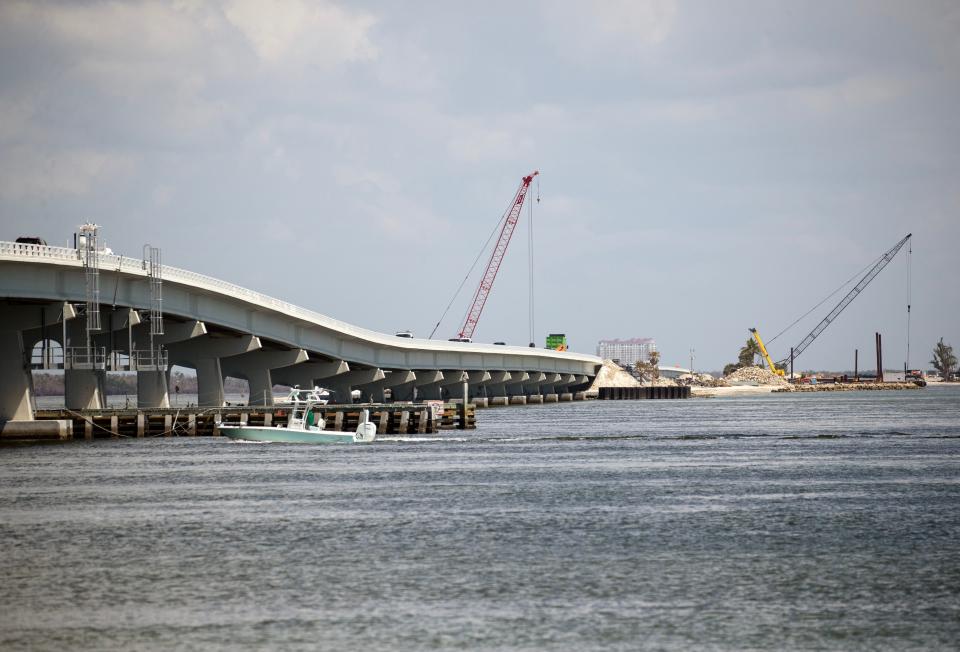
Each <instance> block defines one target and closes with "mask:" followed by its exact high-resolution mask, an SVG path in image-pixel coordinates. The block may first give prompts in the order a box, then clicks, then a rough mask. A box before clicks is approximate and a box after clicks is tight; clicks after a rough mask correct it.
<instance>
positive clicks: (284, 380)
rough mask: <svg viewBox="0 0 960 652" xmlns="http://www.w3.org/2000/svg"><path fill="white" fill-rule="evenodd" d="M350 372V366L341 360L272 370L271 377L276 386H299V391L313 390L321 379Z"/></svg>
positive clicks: (312, 361) (303, 363)
mask: <svg viewBox="0 0 960 652" xmlns="http://www.w3.org/2000/svg"><path fill="white" fill-rule="evenodd" d="M348 371H350V365H348V364H347V363H346V362H344V361H343V360H332V361H330V362H322V361H319V360H310V361H307V362H301V363H299V364H295V365H289V366H286V367H278V368H276V369H274V370H273V372H272V373H271V376H272V377H273V382H274V383H275V384H277V385H288V386H290V387H297V386H299V387H300V389H313V388H314V387H316V386H317V385H318V382H317V381H318V380H319V379H321V378H330V377H332V376H338V375H340V374H345V373H347V372H348Z"/></svg>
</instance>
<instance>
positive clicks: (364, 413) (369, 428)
mask: <svg viewBox="0 0 960 652" xmlns="http://www.w3.org/2000/svg"><path fill="white" fill-rule="evenodd" d="M376 438H377V427H376V426H375V425H373V424H372V423H370V411H369V410H361V411H360V425H358V426H357V432H355V433H354V435H353V441H355V442H358V443H367V444H369V443H370V442H372V441H373V440H374V439H376Z"/></svg>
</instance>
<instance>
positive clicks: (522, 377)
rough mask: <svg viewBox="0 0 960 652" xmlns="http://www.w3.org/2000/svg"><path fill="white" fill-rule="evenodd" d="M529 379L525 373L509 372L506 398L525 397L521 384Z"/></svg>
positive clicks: (528, 375)
mask: <svg viewBox="0 0 960 652" xmlns="http://www.w3.org/2000/svg"><path fill="white" fill-rule="evenodd" d="M529 379H530V374H528V373H527V372H526V371H511V372H510V382H509V383H507V384H506V391H507V396H526V395H527V392H526V390H525V389H524V387H523V384H524V383H525V382H527V381H528V380H529Z"/></svg>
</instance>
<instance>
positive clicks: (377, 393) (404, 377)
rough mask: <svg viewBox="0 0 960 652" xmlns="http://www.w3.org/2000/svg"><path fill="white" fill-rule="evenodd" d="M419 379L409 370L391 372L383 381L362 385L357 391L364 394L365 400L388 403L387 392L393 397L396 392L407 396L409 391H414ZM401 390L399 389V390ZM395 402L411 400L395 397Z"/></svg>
mask: <svg viewBox="0 0 960 652" xmlns="http://www.w3.org/2000/svg"><path fill="white" fill-rule="evenodd" d="M416 379H417V374H415V373H414V372H412V371H409V370H400V371H391V372H389V373H386V375H385V377H384V378H383V380H378V381H376V382H373V383H368V384H366V385H360V386H358V387H357V389H359V390H360V392H361V393H362V394H361V395H362V397H363V398H370V399H371V400H373V401H375V402H378V403H386V401H387V397H386V390H387V389H389V390H391V395H393V394H394V392H395V391H396V392H398V393H400V394H403V395H406V394H407V391H406V390H407V389H408V387H406V386H409V389H411V390H412V389H413V383H414V381H416ZM398 388H399V389H398ZM394 400H410V399H397V398H396V397H394Z"/></svg>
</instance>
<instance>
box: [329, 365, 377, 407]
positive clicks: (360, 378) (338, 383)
mask: <svg viewBox="0 0 960 652" xmlns="http://www.w3.org/2000/svg"><path fill="white" fill-rule="evenodd" d="M384 378H386V374H384V373H383V371H382V370H380V369H355V370H353V371H348V372H347V373H345V374H337V375H336V376H331V377H329V378H320V379H318V381H317V382H318V383H319V385H320V386H321V387H323V388H325V389H327V390H328V391H329V392H330V393H331V394H333V397H334V400H335V401H336V402H337V403H345V404H349V403H353V395H352V392H353V388H354V387H358V386H360V385H369V384H370V383H373V382H376V381H378V380H383V379H384Z"/></svg>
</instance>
